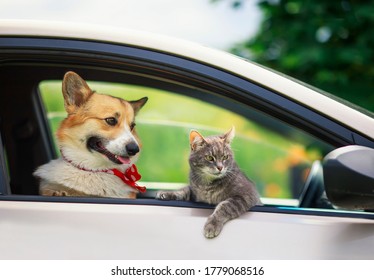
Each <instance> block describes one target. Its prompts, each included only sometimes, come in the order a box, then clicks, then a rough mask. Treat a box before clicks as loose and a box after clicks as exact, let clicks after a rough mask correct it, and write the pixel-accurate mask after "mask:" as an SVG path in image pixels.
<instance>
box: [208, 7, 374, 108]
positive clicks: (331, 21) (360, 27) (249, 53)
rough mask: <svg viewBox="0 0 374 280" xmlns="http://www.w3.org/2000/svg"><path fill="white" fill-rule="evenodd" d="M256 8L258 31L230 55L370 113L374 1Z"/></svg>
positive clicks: (373, 85)
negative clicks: (254, 62)
mask: <svg viewBox="0 0 374 280" xmlns="http://www.w3.org/2000/svg"><path fill="white" fill-rule="evenodd" d="M216 1H217V0H216ZM216 1H213V2H216ZM218 1H226V0H218ZM230 2H231V3H232V6H233V8H235V9H240V8H241V7H242V6H243V5H245V4H246V2H247V1H245V0H235V1H230ZM257 2H258V6H259V8H260V9H261V11H262V13H263V19H262V22H261V26H260V29H259V30H258V32H257V34H256V36H254V37H253V38H249V39H248V40H246V41H244V42H240V43H238V44H236V45H235V46H234V47H233V48H232V49H231V52H233V53H234V54H237V55H239V56H243V57H246V58H249V59H251V60H253V61H256V62H258V63H260V64H262V65H265V66H268V67H270V68H272V69H275V70H278V71H280V72H282V73H285V74H287V75H290V76H292V77H294V78H297V79H299V80H301V81H304V82H306V83H308V84H310V85H313V86H316V87H318V88H320V89H323V90H325V91H327V92H330V93H332V94H334V95H336V96H338V97H341V98H343V99H346V100H348V101H350V102H353V103H355V104H357V105H359V106H361V107H363V108H366V109H367V110H370V111H374V78H373V76H374V1H373V0H366V1H364V0H363V1H349V0H343V1H325V0H313V1H312V0H260V1H257ZM243 24H246V23H244V22H243Z"/></svg>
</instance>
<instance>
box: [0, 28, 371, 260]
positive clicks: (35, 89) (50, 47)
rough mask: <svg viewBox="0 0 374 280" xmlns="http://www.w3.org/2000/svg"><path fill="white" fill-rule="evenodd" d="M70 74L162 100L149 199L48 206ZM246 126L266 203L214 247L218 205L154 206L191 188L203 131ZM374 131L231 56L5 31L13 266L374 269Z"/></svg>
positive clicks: (0, 117) (143, 118)
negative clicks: (242, 262)
mask: <svg viewBox="0 0 374 280" xmlns="http://www.w3.org/2000/svg"><path fill="white" fill-rule="evenodd" d="M67 71H74V72H76V73H78V74H79V75H81V76H82V77H83V78H84V79H85V80H87V81H88V84H89V85H90V86H91V88H93V89H97V91H99V92H104V93H108V94H112V95H118V96H123V97H124V98H126V99H130V100H131V99H132V98H136V97H139V98H140V97H143V96H148V98H149V102H148V103H147V104H146V106H144V108H143V109H142V111H141V112H140V113H139V116H138V126H137V128H138V129H139V135H140V137H141V139H142V141H143V147H144V150H143V151H142V154H141V156H140V159H139V165H138V168H139V170H140V171H141V172H142V175H143V178H142V183H143V184H145V185H146V186H147V187H148V191H147V193H146V194H145V195H142V196H139V197H138V198H137V199H114V198H78V197H77V198H74V197H45V196H39V195H38V181H37V180H36V178H34V177H33V175H32V173H33V171H34V170H35V169H36V168H37V167H38V166H40V165H41V164H44V163H46V162H48V161H50V160H51V159H53V158H56V157H57V156H58V149H56V146H55V139H54V131H55V130H56V126H57V125H58V123H59V121H60V120H61V119H62V118H63V117H64V116H65V115H64V111H63V109H62V108H63V103H62V94H61V90H60V88H61V80H62V78H63V75H64V73H65V72H67ZM232 125H235V127H236V130H237V136H236V138H235V139H234V143H233V146H234V151H235V156H236V158H237V161H238V163H239V165H240V167H241V168H242V169H243V171H245V172H246V174H247V175H248V176H249V177H251V178H252V179H253V180H254V181H255V182H256V185H257V188H258V190H259V192H260V194H261V199H262V202H263V203H264V205H263V206H256V207H254V208H252V209H250V210H249V211H248V212H247V213H246V214H244V215H242V216H241V217H239V218H238V219H235V220H232V221H230V222H228V223H227V224H226V225H225V227H224V228H223V230H222V232H221V234H220V235H219V236H218V237H216V238H214V239H207V238H205V237H204V235H203V226H204V223H205V221H206V219H207V217H208V216H209V215H210V214H211V213H212V211H213V209H214V205H207V204H202V203H194V202H181V201H160V200H155V199H154V196H155V192H156V191H157V190H159V189H177V188H179V187H181V186H184V185H185V184H187V180H188V175H187V173H188V150H189V146H188V132H189V131H190V130H191V129H199V130H202V131H204V133H206V134H213V133H219V132H222V131H226V130H227V129H228V128H230V127H231V126H232ZM373 128H374V119H373V117H372V116H371V115H369V114H366V113H365V112H363V111H359V110H357V109H356V108H353V107H352V106H350V105H349V104H348V103H347V102H341V101H339V100H337V99H336V98H333V97H332V96H330V95H327V94H324V93H322V92H321V91H319V90H317V89H315V88H312V87H309V86H307V85H305V84H303V83H300V82H298V81H296V80H294V79H291V78H289V77H286V76H284V75H281V74H279V73H276V72H275V71H272V70H269V69H266V68H264V67H261V66H260V65H257V64H255V63H252V62H250V61H246V60H243V59H241V58H239V57H236V56H233V55H231V54H228V53H225V52H221V51H218V50H213V49H210V48H207V47H203V46H199V45H196V44H193V43H188V42H184V41H181V40H174V39H171V38H166V37H159V36H156V35H152V34H142V33H138V32H134V31H126V30H111V29H106V28H103V27H97V26H94V27H91V26H79V25H73V24H61V23H44V22H32V21H0V133H1V138H0V139H1V142H2V143H1V145H0V160H1V170H0V239H1V242H0V259H179V260H181V259H209V260H213V259H237V260H238V259H262V260H265V259H272V260H274V259H373V258H374V250H373V249H374V213H373V212H372V211H370V209H374V206H373V205H374V192H373V187H372V186H373V184H371V183H372V179H373V174H374V171H373V170H374V168H373V162H374V161H373V160H372V159H373V156H372V148H373V147H374V129H373ZM347 158H348V159H347ZM360 162H366V163H367V164H365V165H360V164H358V163H360ZM352 170H353V171H352Z"/></svg>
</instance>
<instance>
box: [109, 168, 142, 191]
mask: <svg viewBox="0 0 374 280" xmlns="http://www.w3.org/2000/svg"><path fill="white" fill-rule="evenodd" d="M105 172H106V173H109V174H114V175H116V176H117V177H118V178H120V179H121V180H122V182H124V183H125V184H126V185H128V186H130V187H133V188H135V189H137V190H138V191H140V192H141V193H144V192H146V190H147V189H146V187H142V186H139V185H138V184H137V183H136V181H138V180H140V178H141V177H142V176H141V175H140V174H139V173H138V169H137V168H136V166H135V164H133V165H131V166H130V167H129V168H128V169H127V170H126V171H125V173H122V172H121V171H119V170H118V169H115V168H113V169H109V170H106V171H105Z"/></svg>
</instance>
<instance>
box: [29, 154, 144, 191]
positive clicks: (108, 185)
mask: <svg viewBox="0 0 374 280" xmlns="http://www.w3.org/2000/svg"><path fill="white" fill-rule="evenodd" d="M34 175H35V176H37V177H39V178H40V179H41V180H42V183H44V184H51V185H53V184H58V185H63V186H65V187H68V188H71V189H73V190H75V191H77V192H82V193H84V194H87V195H89V196H100V197H119V198H128V197H131V196H132V194H133V193H134V192H137V191H136V190H135V189H133V188H131V187H129V186H127V185H126V184H124V183H123V182H122V180H121V179H120V178H118V177H116V176H115V175H112V174H108V173H105V172H91V171H85V170H81V169H79V168H76V167H74V166H72V165H71V164H69V163H67V162H66V161H64V160H63V159H61V158H59V159H56V160H52V161H51V162H49V163H47V164H44V165H42V166H40V167H39V168H38V169H37V170H36V171H35V173H34Z"/></svg>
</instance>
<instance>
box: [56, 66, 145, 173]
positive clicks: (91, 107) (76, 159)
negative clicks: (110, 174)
mask: <svg viewBox="0 0 374 280" xmlns="http://www.w3.org/2000/svg"><path fill="white" fill-rule="evenodd" d="M62 93H63V96H64V102H65V103H64V104H65V110H66V112H67V113H68V116H67V118H66V119H65V120H64V121H63V122H62V123H61V125H60V127H59V129H58V131H57V139H58V141H59V145H60V149H61V152H62V153H63V155H64V156H65V157H66V158H67V159H68V160H70V161H72V162H73V163H74V164H76V165H78V166H80V167H82V168H86V169H92V170H95V169H109V168H120V169H122V170H124V169H126V168H128V167H129V166H130V165H132V164H133V163H135V161H136V160H137V158H138V155H139V152H140V148H141V143H140V140H139V137H138V135H137V134H136V130H135V116H136V114H137V113H138V111H139V110H140V109H141V108H142V107H143V105H144V104H145V103H146V102H147V100H148V98H147V97H144V98H141V99H139V100H136V101H125V100H123V99H121V98H116V97H113V96H109V95H104V94H99V93H95V92H93V91H92V90H91V89H90V88H89V86H88V85H87V83H86V82H85V81H84V80H83V79H82V78H81V77H80V76H78V75H77V74H76V73H74V72H67V73H66V74H65V76H64V80H63V82H62Z"/></svg>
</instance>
